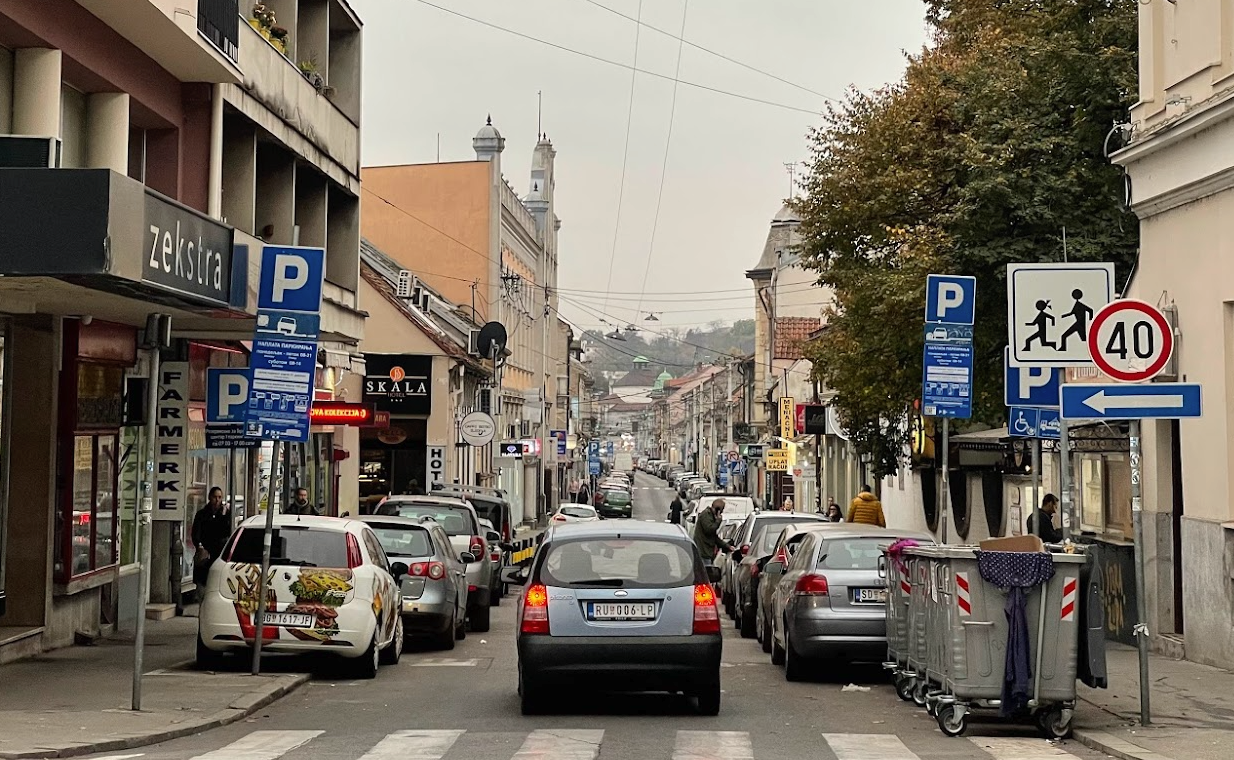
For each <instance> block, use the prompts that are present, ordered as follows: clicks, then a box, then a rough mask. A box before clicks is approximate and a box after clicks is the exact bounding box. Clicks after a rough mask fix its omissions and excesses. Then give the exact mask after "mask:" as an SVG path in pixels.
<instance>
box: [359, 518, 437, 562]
mask: <svg viewBox="0 0 1234 760" xmlns="http://www.w3.org/2000/svg"><path fill="white" fill-rule="evenodd" d="M368 526H369V527H370V528H372V529H373V532H374V533H376V534H377V540H378V541H379V542H380V543H381V548H383V549H385V550H386V554H388V555H390V556H391V557H429V556H432V554H433V548H432V543H433V542H432V541H431V540H430V539H429V535H428V531H427V530H425V529H424V528H420V527H418V526H415V525H396V524H394V523H372V522H371V523H369V524H368Z"/></svg>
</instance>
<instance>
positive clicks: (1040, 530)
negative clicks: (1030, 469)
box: [1024, 493, 1063, 544]
mask: <svg viewBox="0 0 1234 760" xmlns="http://www.w3.org/2000/svg"><path fill="white" fill-rule="evenodd" d="M1057 511H1058V497H1057V496H1055V495H1054V494H1052V493H1048V494H1046V495H1045V496H1044V497H1043V498H1042V499H1041V506H1040V507H1038V508H1036V509H1034V510H1033V511H1032V513H1031V514H1030V515H1029V516H1028V519H1027V520H1025V521H1024V532H1025V533H1027V534H1028V535H1030V536H1037V537H1038V538H1040V539H1041V540H1042V541H1043V542H1045V543H1047V544H1057V543H1061V542H1062V540H1063V532H1062V531H1061V530H1059V529H1058V528H1055V527H1054V513H1055V512H1057Z"/></svg>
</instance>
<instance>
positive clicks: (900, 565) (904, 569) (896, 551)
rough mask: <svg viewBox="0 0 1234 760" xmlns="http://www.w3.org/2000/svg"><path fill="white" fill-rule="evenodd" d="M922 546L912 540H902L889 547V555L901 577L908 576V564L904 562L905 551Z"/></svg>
mask: <svg viewBox="0 0 1234 760" xmlns="http://www.w3.org/2000/svg"><path fill="white" fill-rule="evenodd" d="M920 545H921V544H919V543H917V542H916V541H914V540H913V539H911V538H901V539H900V540H899V541H896V542H895V543H894V544H892V545H891V546H888V547H887V554H888V556H890V557H891V561H892V562H894V563H896V568H897V569H898V570H899V571H900V575H908V563H907V562H905V561H904V550H905V549H911V548H912V547H914V546H920Z"/></svg>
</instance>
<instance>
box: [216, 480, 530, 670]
mask: <svg viewBox="0 0 1234 760" xmlns="http://www.w3.org/2000/svg"><path fill="white" fill-rule="evenodd" d="M265 523H266V517H265V516H264V515H260V516H257V517H253V518H250V519H248V520H246V521H244V522H243V523H242V524H241V525H240V527H239V528H237V529H236V531H235V532H234V533H233V534H232V536H231V537H230V538H229V539H228V541H227V543H226V545H225V548H224V550H223V553H222V556H221V557H220V559H219V560H218V561H216V562H215V563H214V565H213V566H212V567H211V569H210V574H209V579H208V580H207V582H206V585H205V588H204V589H202V591H201V593H200V601H201V611H200V613H199V614H200V618H199V623H198V636H197V661H198V664H199V666H201V667H203V668H205V669H211V670H215V669H220V668H221V667H225V666H226V658H227V656H228V654H231V653H243V652H246V651H251V647H252V646H253V644H254V641H255V639H256V625H257V620H256V618H257V614H256V613H257V609H258V606H259V604H260V601H259V600H260V591H261V564H262V552H263V540H264V532H265ZM511 530H512V526H511V524H510V505H509V502H507V501H506V499H505V495H504V493H503V492H501V491H499V490H496V489H481V488H471V487H457V486H440V487H437V488H436V489H435V490H434V491H433V493H431V494H428V495H419V496H415V495H408V496H391V497H389V498H387V499H385V500H383V501H382V502H381V504H380V505H378V507H377V508H376V510H375V514H371V515H362V516H360V517H356V518H347V517H344V518H333V517H316V516H300V515H282V514H280V515H275V516H274V530H273V535H272V541H271V546H270V558H271V561H270V573H269V575H268V576H267V580H266V587H267V588H266V599H265V602H266V605H265V613H264V616H263V621H262V647H263V649H264V650H268V651H273V652H293V653H314V652H316V653H323V654H325V653H328V654H331V655H338V656H340V657H342V658H344V659H346V660H348V661H350V663H351V665H352V667H353V669H354V671H355V674H356V675H357V676H359V677H362V678H372V677H374V676H375V675H376V673H377V669H378V666H379V665H380V664H393V663H397V662H398V660H399V658H400V656H401V654H402V651H403V646H404V643H405V638H407V637H422V638H425V639H428V640H430V641H432V642H433V643H435V644H436V645H437V646H438V647H439V648H441V649H452V648H453V647H454V642H455V641H457V640H461V639H463V638H464V637H465V636H466V635H467V632H468V631H474V632H485V631H488V630H489V626H490V610H491V608H492V607H495V606H498V605H500V604H501V599H502V598H503V597H504V596H505V593H506V584H505V583H504V582H503V581H502V575H501V570H502V567H503V566H504V565H505V564H506V558H507V557H508V552H510V551H512V550H513V548H514V547H513V544H511V543H510V539H511Z"/></svg>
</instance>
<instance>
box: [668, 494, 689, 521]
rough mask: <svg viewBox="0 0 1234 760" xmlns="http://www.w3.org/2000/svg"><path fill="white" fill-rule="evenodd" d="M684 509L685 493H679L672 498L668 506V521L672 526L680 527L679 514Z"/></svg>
mask: <svg viewBox="0 0 1234 760" xmlns="http://www.w3.org/2000/svg"><path fill="white" fill-rule="evenodd" d="M685 508H686V495H685V491H679V492H678V493H676V494H675V495H674V496H673V501H672V503H671V504H669V505H668V521H669V522H671V523H672V524H673V525H681V513H682V512H683V511H685Z"/></svg>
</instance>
